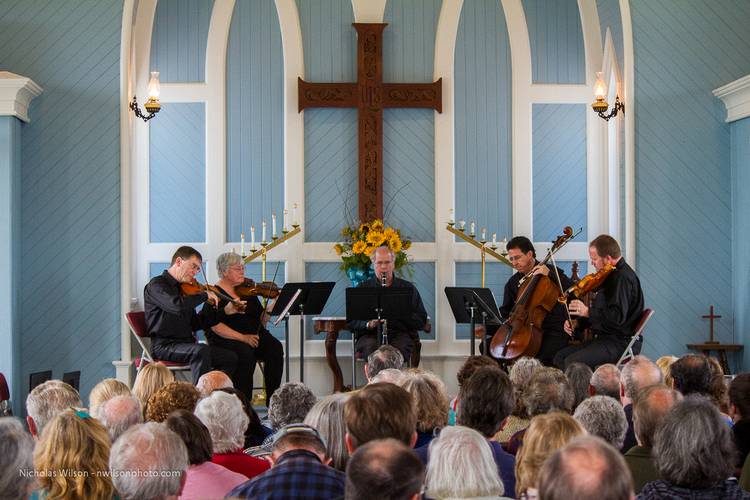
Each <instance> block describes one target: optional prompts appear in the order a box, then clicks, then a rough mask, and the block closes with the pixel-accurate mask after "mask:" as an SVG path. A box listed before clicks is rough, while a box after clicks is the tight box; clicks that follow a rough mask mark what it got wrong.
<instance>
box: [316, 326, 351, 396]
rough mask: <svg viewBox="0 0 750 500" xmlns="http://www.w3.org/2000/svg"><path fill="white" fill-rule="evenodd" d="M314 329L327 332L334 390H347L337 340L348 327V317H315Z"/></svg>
mask: <svg viewBox="0 0 750 500" xmlns="http://www.w3.org/2000/svg"><path fill="white" fill-rule="evenodd" d="M313 329H314V331H315V333H316V334H320V333H323V332H325V334H326V361H327V362H328V366H329V367H330V368H331V372H333V392H342V391H344V390H345V388H344V376H343V375H342V373H341V366H340V365H339V360H338V358H336V342H338V340H339V332H340V331H341V330H345V329H346V318H334V317H315V318H313ZM346 390H348V388H347V389H346Z"/></svg>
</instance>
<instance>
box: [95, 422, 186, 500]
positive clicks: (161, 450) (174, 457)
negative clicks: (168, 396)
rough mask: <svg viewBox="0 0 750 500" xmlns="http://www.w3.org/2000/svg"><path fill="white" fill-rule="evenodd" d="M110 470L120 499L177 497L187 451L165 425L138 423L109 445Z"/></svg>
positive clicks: (181, 482) (182, 478)
mask: <svg viewBox="0 0 750 500" xmlns="http://www.w3.org/2000/svg"><path fill="white" fill-rule="evenodd" d="M109 468H110V470H111V471H112V481H113V482H114V486H115V489H117V494H118V497H119V498H120V500H144V499H167V498H176V497H177V495H179V494H180V491H181V490H182V485H183V481H184V476H185V472H186V471H187V470H188V452H187V448H186V447H185V443H183V442H182V439H180V437H179V436H178V435H177V434H175V433H174V432H172V431H171V430H169V429H168V428H167V427H166V426H165V425H163V424H159V423H156V422H148V423H145V424H138V425H134V426H133V427H131V428H130V429H128V430H127V431H125V433H124V434H123V435H122V436H120V439H118V440H117V441H116V442H115V444H113V445H112V451H111V453H110V456H109ZM91 498H94V497H91Z"/></svg>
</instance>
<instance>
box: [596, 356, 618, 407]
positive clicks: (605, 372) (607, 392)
mask: <svg viewBox="0 0 750 500" xmlns="http://www.w3.org/2000/svg"><path fill="white" fill-rule="evenodd" d="M591 387H593V388H594V394H595V395H596V396H609V397H610V398H615V399H616V400H618V401H619V400H620V370H619V369H618V368H617V367H616V366H615V365H613V364H612V363H607V364H605V365H601V366H600V367H599V368H597V369H596V370H594V374H593V375H591Z"/></svg>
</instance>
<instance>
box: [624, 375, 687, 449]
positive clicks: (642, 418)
mask: <svg viewBox="0 0 750 500" xmlns="http://www.w3.org/2000/svg"><path fill="white" fill-rule="evenodd" d="M681 400H682V395H681V394H680V393H679V392H677V391H675V390H674V389H670V388H669V387H667V386H666V385H664V384H657V385H652V386H649V387H646V388H645V389H643V390H642V391H640V392H639V393H638V395H637V397H636V398H635V402H634V403H633V430H634V431H635V437H636V439H637V440H638V444H640V445H641V446H645V447H646V448H653V446H654V436H655V435H656V431H657V429H658V428H659V425H661V423H662V422H663V421H664V417H665V416H666V415H667V413H669V410H671V409H672V407H673V406H674V405H675V403H677V402H678V401H681ZM626 451H627V450H626Z"/></svg>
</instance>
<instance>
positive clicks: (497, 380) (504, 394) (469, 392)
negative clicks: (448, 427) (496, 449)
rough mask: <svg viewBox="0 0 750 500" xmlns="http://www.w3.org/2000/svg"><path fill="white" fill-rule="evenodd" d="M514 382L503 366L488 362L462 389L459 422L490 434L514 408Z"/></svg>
mask: <svg viewBox="0 0 750 500" xmlns="http://www.w3.org/2000/svg"><path fill="white" fill-rule="evenodd" d="M513 397H514V396H513V384H511V382H510V379H509V378H508V376H507V375H506V374H505V372H504V371H502V370H500V368H494V367H490V366H485V367H484V368H480V369H479V370H477V371H476V373H474V375H472V376H471V378H470V379H469V380H468V381H467V382H466V383H465V384H464V385H463V386H462V387H461V390H460V391H459V393H458V412H457V415H456V422H457V423H458V424H460V425H465V426H466V427H470V428H472V429H475V430H477V431H479V432H481V433H482V434H483V435H484V436H485V437H487V438H490V437H492V436H494V435H495V433H497V431H498V430H499V429H500V426H501V425H502V423H503V420H505V419H506V418H507V417H508V415H510V414H511V412H512V411H513V405H514V403H515V401H514V399H513Z"/></svg>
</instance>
